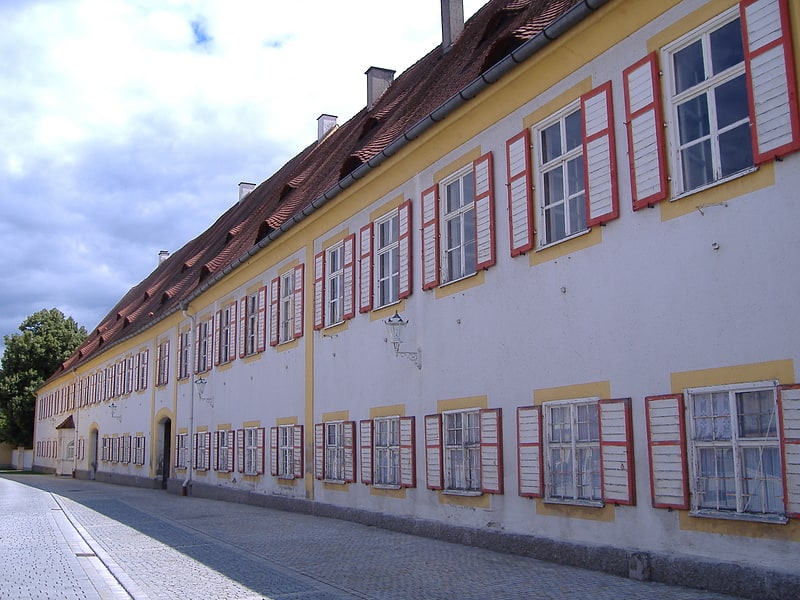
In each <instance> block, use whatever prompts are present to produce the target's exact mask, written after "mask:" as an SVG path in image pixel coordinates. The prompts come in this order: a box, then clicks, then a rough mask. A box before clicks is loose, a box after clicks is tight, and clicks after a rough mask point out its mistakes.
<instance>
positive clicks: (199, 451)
mask: <svg viewBox="0 0 800 600" xmlns="http://www.w3.org/2000/svg"><path fill="white" fill-rule="evenodd" d="M210 463H211V434H210V433H209V432H208V431H201V432H199V433H195V434H194V468H195V469H197V470H198V471H207V470H208V469H209V468H210V467H211V464H210Z"/></svg>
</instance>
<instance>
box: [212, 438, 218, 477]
mask: <svg viewBox="0 0 800 600" xmlns="http://www.w3.org/2000/svg"><path fill="white" fill-rule="evenodd" d="M211 448H212V453H211V455H212V457H213V460H214V463H213V467H214V470H215V471H219V470H220V469H219V465H220V461H219V431H215V432H214V435H212V436H211Z"/></svg>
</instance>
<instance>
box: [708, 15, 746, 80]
mask: <svg viewBox="0 0 800 600" xmlns="http://www.w3.org/2000/svg"><path fill="white" fill-rule="evenodd" d="M710 37H711V69H712V70H713V72H714V74H715V75H716V74H717V73H721V72H722V71H724V70H725V69H728V68H730V67H732V66H734V65H738V64H739V63H740V62H742V61H743V60H744V47H743V45H742V27H741V23H740V22H739V19H736V20H735V21H731V22H730V23H728V24H727V25H723V26H722V27H720V28H719V29H717V30H716V31H712V32H711V36H710Z"/></svg>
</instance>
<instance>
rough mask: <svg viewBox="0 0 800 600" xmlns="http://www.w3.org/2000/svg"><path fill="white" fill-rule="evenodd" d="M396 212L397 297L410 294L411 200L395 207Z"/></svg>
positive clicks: (401, 297)
mask: <svg viewBox="0 0 800 600" xmlns="http://www.w3.org/2000/svg"><path fill="white" fill-rule="evenodd" d="M397 214H398V219H397V223H398V227H397V229H398V231H397V234H398V260H399V261H400V273H399V277H400V282H399V285H398V297H399V298H400V299H403V298H408V297H409V296H410V295H411V200H406V201H405V202H403V203H402V204H401V205H400V207H399V208H398V209H397Z"/></svg>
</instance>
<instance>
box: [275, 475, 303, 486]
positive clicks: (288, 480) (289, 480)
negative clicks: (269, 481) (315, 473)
mask: <svg viewBox="0 0 800 600" xmlns="http://www.w3.org/2000/svg"><path fill="white" fill-rule="evenodd" d="M275 479H277V480H278V485H283V486H286V487H297V482H298V481H299V479H297V478H296V477H281V476H280V475H276V476H275Z"/></svg>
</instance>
